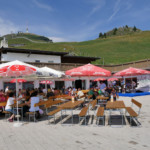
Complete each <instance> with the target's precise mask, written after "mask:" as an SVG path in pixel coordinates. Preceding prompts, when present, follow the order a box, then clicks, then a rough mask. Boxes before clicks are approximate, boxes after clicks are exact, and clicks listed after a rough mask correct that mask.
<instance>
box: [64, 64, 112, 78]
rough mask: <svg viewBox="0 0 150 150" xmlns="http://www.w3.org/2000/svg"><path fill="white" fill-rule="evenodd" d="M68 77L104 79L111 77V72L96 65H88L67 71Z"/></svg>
mask: <svg viewBox="0 0 150 150" xmlns="http://www.w3.org/2000/svg"><path fill="white" fill-rule="evenodd" d="M66 75H70V76H104V77H108V76H111V72H110V71H108V70H106V69H103V68H100V67H97V66H95V65H92V64H87V65H84V66H80V67H77V68H73V69H71V70H68V71H66Z"/></svg>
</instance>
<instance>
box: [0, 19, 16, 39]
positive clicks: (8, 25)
mask: <svg viewBox="0 0 150 150" xmlns="http://www.w3.org/2000/svg"><path fill="white" fill-rule="evenodd" d="M17 31H19V27H17V26H16V25H15V24H14V23H13V22H11V21H9V20H6V19H5V20H4V19H3V18H0V35H1V36H3V35H6V34H10V33H11V32H13V33H15V32H17Z"/></svg>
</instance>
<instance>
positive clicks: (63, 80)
mask: <svg viewBox="0 0 150 150" xmlns="http://www.w3.org/2000/svg"><path fill="white" fill-rule="evenodd" d="M62 81H75V79H69V78H68V79H62Z"/></svg>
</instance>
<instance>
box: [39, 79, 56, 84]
mask: <svg viewBox="0 0 150 150" xmlns="http://www.w3.org/2000/svg"><path fill="white" fill-rule="evenodd" d="M40 83H41V84H53V82H52V81H49V80H43V81H40Z"/></svg>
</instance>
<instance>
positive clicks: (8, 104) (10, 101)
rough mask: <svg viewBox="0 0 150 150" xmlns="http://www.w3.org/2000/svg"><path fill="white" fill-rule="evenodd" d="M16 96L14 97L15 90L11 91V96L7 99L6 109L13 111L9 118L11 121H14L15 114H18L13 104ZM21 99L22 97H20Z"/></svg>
mask: <svg viewBox="0 0 150 150" xmlns="http://www.w3.org/2000/svg"><path fill="white" fill-rule="evenodd" d="M15 100H16V99H15V97H14V92H10V93H9V97H8V100H7V104H6V107H5V111H8V112H11V113H12V115H11V117H10V118H8V121H9V122H13V118H14V117H15V115H16V114H17V112H16V110H13V108H12V106H11V105H13V104H14V101H15ZM18 100H20V99H18Z"/></svg>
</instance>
